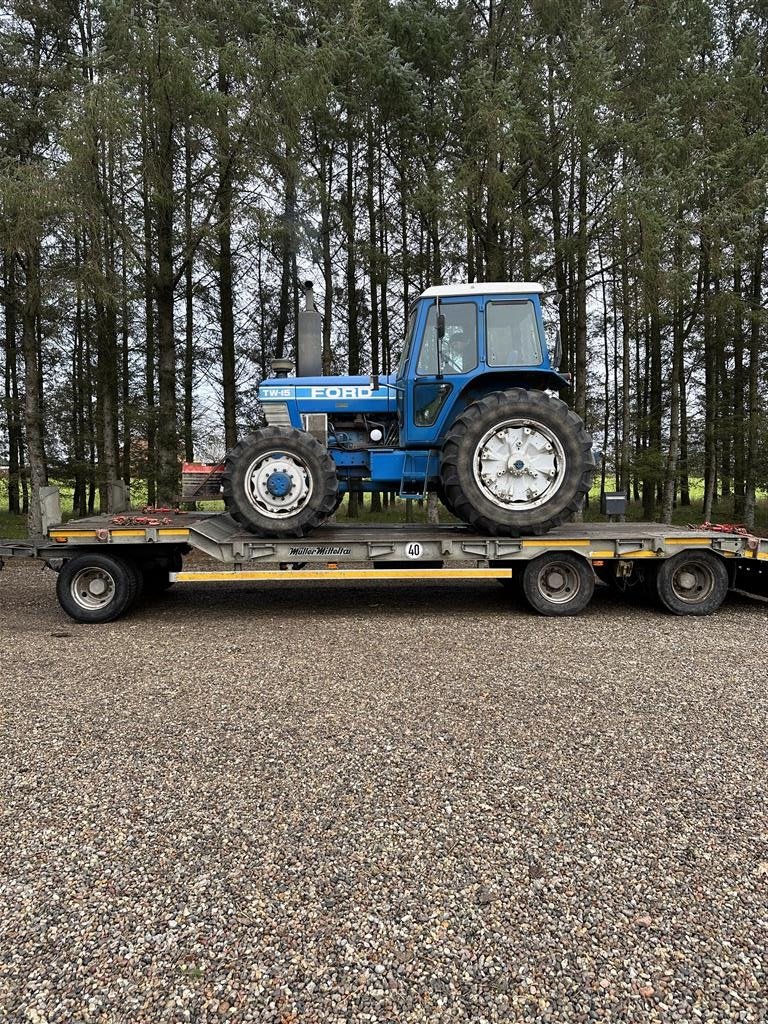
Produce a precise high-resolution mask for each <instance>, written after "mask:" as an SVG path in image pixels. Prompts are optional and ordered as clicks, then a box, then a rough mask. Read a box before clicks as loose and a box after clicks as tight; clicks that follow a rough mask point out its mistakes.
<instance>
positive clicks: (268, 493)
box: [223, 427, 339, 537]
mask: <svg viewBox="0 0 768 1024" xmlns="http://www.w3.org/2000/svg"><path fill="white" fill-rule="evenodd" d="M223 490H224V502H225V505H226V508H227V511H228V512H229V514H230V515H231V516H232V518H233V519H236V520H237V522H238V523H240V525H241V526H244V527H246V529H248V530H250V531H251V533H254V534H256V535H257V536H259V537H275V536H278V537H303V536H304V535H305V534H307V533H309V532H310V531H311V530H314V529H315V527H317V526H320V525H321V523H324V522H325V521H326V520H327V519H329V518H330V517H331V516H332V515H333V513H334V511H335V510H336V508H337V507H338V503H339V481H338V478H337V476H336V465H335V463H334V461H333V459H332V458H331V456H330V455H329V453H328V450H327V448H324V447H323V446H322V445H321V444H320V442H319V441H317V440H316V439H315V438H314V437H313V436H312V435H311V434H308V433H307V432H306V431H304V430H296V429H295V428H293V427H264V428H262V429H261V430H257V431H255V432H254V433H253V434H249V435H248V437H245V438H243V440H242V441H240V442H239V444H237V445H235V447H234V448H233V449H232V450H231V451H230V452H229V453H228V455H227V458H226V462H225V465H224V476H223Z"/></svg>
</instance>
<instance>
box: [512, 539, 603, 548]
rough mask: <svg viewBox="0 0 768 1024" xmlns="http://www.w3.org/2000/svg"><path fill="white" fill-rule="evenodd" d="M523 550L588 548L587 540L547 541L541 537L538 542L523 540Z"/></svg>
mask: <svg viewBox="0 0 768 1024" xmlns="http://www.w3.org/2000/svg"><path fill="white" fill-rule="evenodd" d="M522 546H523V547H524V548H588V547H589V541H588V540H547V538H546V537H542V538H541V539H538V540H524V541H523V543H522Z"/></svg>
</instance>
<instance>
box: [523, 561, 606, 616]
mask: <svg viewBox="0 0 768 1024" xmlns="http://www.w3.org/2000/svg"><path fill="white" fill-rule="evenodd" d="M522 592H523V596H524V597H525V599H526V601H527V602H528V604H529V605H530V607H531V608H532V609H533V610H534V611H535V612H538V613H539V615H555V616H564V615H578V614H579V613H580V612H583V611H584V609H585V608H586V607H587V605H588V604H589V602H590V601H591V600H592V595H593V594H594V592H595V574H594V573H593V571H592V566H591V565H589V563H588V562H586V561H585V560H584V559H583V558H582V557H581V556H580V555H576V554H574V553H573V552H572V551H563V552H556V551H548V552H546V553H545V554H543V555H539V557H538V558H533V559H531V561H530V562H528V563H527V564H526V566H525V569H524V570H523V576H522Z"/></svg>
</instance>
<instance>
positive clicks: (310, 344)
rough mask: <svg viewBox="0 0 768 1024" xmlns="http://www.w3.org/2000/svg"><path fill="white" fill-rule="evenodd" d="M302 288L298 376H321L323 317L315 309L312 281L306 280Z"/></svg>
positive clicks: (297, 351) (297, 350)
mask: <svg viewBox="0 0 768 1024" xmlns="http://www.w3.org/2000/svg"><path fill="white" fill-rule="evenodd" d="M302 290H303V292H304V301H305V308H304V309H302V310H301V312H300V313H299V337H298V344H297V346H296V355H297V363H298V367H297V376H299V377H321V376H322V374H323V339H322V322H323V318H322V317H321V315H320V313H319V312H318V310H316V309H315V296H314V292H313V290H312V282H311V281H305V282H304V287H303V289H302Z"/></svg>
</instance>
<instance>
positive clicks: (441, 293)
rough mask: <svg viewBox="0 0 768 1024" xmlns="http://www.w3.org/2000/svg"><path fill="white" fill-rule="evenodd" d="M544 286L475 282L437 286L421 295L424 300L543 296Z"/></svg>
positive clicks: (519, 282) (532, 283)
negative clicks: (489, 296)
mask: <svg viewBox="0 0 768 1024" xmlns="http://www.w3.org/2000/svg"><path fill="white" fill-rule="evenodd" d="M543 292H544V286H543V285H541V284H535V283H534V282H532V281H515V282H511V281H475V282H473V283H472V284H436V285H433V286H432V287H431V288H427V290H426V291H424V292H422V293H421V298H422V299H427V298H440V299H444V298H449V297H454V296H457V295H541V294H543Z"/></svg>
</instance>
